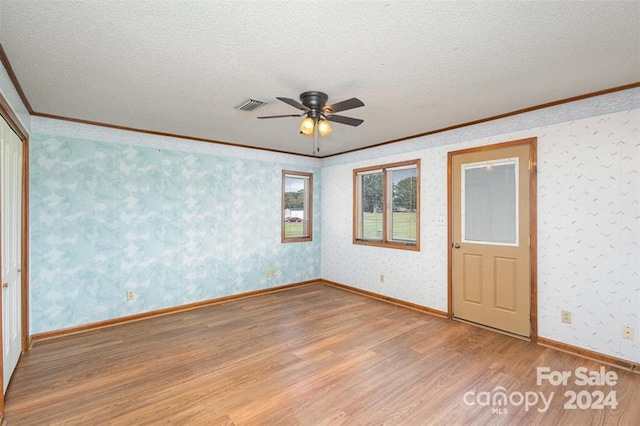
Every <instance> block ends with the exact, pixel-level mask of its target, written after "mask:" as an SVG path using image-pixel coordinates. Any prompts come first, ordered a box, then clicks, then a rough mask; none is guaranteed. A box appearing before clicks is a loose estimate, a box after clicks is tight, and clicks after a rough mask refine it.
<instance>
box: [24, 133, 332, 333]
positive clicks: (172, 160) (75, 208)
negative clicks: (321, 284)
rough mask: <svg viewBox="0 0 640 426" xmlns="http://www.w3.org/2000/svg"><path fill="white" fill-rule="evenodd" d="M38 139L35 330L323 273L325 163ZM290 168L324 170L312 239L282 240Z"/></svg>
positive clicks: (33, 210) (33, 228)
mask: <svg viewBox="0 0 640 426" xmlns="http://www.w3.org/2000/svg"><path fill="white" fill-rule="evenodd" d="M30 149H31V151H30V164H31V170H30V173H31V175H30V234H31V258H30V260H31V282H30V285H31V301H30V303H31V305H30V306H31V313H30V315H31V333H40V332H45V331H50V330H57V329H61V328H67V327H73V326H77V325H81V324H87V323H91V322H95V321H101V320H106V319H111V318H117V317H121V316H125V315H131V314H135V313H140V312H147V311H152V310H156V309H161V308H166V307H172V306H178V305H183V304H186V303H191V302H196V301H201V300H207V299H213V298H218V297H221V296H226V295H231V294H238V293H243V292H248V291H252V290H257V289H263V288H268V287H273V286H277V285H283V284H287V283H293V282H300V281H305V280H310V279H314V278H318V277H320V229H319V224H320V181H321V179H320V169H319V168H313V167H296V166H295V165H291V164H284V163H277V162H269V161H259V160H254V159H246V158H231V157H222V156H216V155H210V154H202V153H193V152H181V151H177V150H176V151H174V150H167V149H164V148H154V147H146V146H132V145H126V144H120V143H105V142H101V141H94V140H85V139H77V138H71V137H65V136H59V135H46V134H33V135H32V136H31V140H30ZM283 169H287V170H301V171H307V172H313V173H314V174H315V179H314V197H313V207H314V222H313V223H314V232H313V234H314V241H313V242H308V243H293V244H282V243H281V242H280V220H281V216H280V208H281V185H282V181H281V177H282V170H283ZM269 268H274V269H275V270H276V276H275V277H272V278H268V277H266V274H265V272H266V270H267V269H269ZM127 290H133V291H135V293H136V298H135V299H134V300H132V301H127V300H126V292H127Z"/></svg>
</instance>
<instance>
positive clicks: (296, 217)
mask: <svg viewBox="0 0 640 426" xmlns="http://www.w3.org/2000/svg"><path fill="white" fill-rule="evenodd" d="M312 188H313V174H312V173H303V172H291V171H286V170H285V171H283V172H282V242H283V243H294V242H301V241H311V240H312V230H313V221H312V217H311V212H312V211H313V207H312V200H313V194H312Z"/></svg>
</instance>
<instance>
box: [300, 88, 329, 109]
mask: <svg viewBox="0 0 640 426" xmlns="http://www.w3.org/2000/svg"><path fill="white" fill-rule="evenodd" d="M328 99H329V96H327V94H326V93H322V92H315V91H313V92H304V93H302V94H301V95H300V102H302V105H304V106H306V107H307V108H310V109H312V110H322V108H324V106H325V105H326V104H327V100H328Z"/></svg>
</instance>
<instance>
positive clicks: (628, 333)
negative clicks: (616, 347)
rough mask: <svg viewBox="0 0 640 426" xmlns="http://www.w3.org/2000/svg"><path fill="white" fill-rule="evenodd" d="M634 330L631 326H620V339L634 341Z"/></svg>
mask: <svg viewBox="0 0 640 426" xmlns="http://www.w3.org/2000/svg"><path fill="white" fill-rule="evenodd" d="M635 334H636V333H635V330H634V328H633V326H632V325H629V324H627V325H623V326H622V338H623V339H627V340H635V338H636V337H635Z"/></svg>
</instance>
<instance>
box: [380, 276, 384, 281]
mask: <svg viewBox="0 0 640 426" xmlns="http://www.w3.org/2000/svg"><path fill="white" fill-rule="evenodd" d="M380 282H381V283H383V282H384V275H382V274H380Z"/></svg>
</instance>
